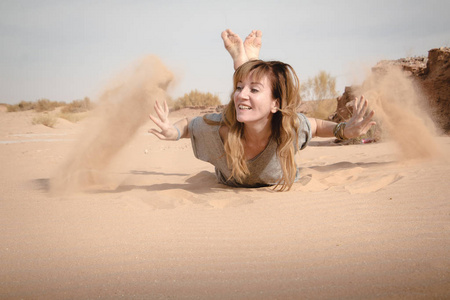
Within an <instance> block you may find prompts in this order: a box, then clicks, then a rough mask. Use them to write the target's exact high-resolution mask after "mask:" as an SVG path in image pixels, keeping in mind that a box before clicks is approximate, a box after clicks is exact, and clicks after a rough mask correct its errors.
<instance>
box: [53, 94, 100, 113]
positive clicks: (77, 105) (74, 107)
mask: <svg viewBox="0 0 450 300" xmlns="http://www.w3.org/2000/svg"><path fill="white" fill-rule="evenodd" d="M93 108H94V104H93V103H92V102H91V99H89V98H88V97H85V98H84V99H83V100H74V101H72V102H71V103H69V104H67V105H65V106H64V107H63V108H62V109H61V113H81V112H86V111H90V110H92V109H93Z"/></svg>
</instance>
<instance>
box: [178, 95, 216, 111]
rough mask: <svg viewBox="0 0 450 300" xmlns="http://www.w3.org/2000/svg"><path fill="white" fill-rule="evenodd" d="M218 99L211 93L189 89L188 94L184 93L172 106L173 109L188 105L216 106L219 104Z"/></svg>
mask: <svg viewBox="0 0 450 300" xmlns="http://www.w3.org/2000/svg"><path fill="white" fill-rule="evenodd" d="M220 104H221V102H220V99H219V97H218V96H217V95H213V94H211V93H209V92H208V93H202V92H199V91H197V90H193V91H191V92H190V93H189V94H184V96H183V97H179V98H178V99H177V100H175V102H174V104H173V108H174V109H175V110H177V109H180V108H183V107H190V106H217V105H220Z"/></svg>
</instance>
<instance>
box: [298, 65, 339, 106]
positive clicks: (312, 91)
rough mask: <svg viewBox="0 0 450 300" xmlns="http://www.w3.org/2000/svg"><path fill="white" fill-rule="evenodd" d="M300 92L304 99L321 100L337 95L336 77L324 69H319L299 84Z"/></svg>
mask: <svg viewBox="0 0 450 300" xmlns="http://www.w3.org/2000/svg"><path fill="white" fill-rule="evenodd" d="M300 94H301V97H302V99H304V100H323V99H331V98H335V97H337V96H338V95H339V93H338V92H337V91H336V77H333V76H331V75H330V74H329V73H327V72H325V71H320V72H319V74H317V75H316V76H314V77H313V78H308V80H307V81H306V82H304V83H303V84H302V85H301V86H300Z"/></svg>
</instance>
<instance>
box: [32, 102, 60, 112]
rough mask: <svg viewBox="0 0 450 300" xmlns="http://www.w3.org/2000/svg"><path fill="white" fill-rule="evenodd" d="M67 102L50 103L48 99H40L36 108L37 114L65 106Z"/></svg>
mask: <svg viewBox="0 0 450 300" xmlns="http://www.w3.org/2000/svg"><path fill="white" fill-rule="evenodd" d="M65 104H66V103H65V102H58V101H50V100H48V99H39V100H38V101H37V102H36V105H35V106H34V110H36V111H37V112H44V111H52V110H54V109H55V108H57V107H60V106H63V105H65Z"/></svg>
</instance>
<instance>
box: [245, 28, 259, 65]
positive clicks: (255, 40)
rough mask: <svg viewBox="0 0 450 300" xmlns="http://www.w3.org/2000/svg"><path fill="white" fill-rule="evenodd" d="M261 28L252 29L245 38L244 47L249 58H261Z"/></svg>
mask: <svg viewBox="0 0 450 300" xmlns="http://www.w3.org/2000/svg"><path fill="white" fill-rule="evenodd" d="M261 37H262V32H261V30H252V32H250V34H249V35H248V36H247V37H246V38H245V41H244V49H245V54H246V55H247V57H248V59H249V60H253V59H259V50H260V49H261Z"/></svg>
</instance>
